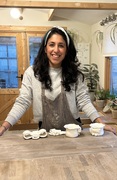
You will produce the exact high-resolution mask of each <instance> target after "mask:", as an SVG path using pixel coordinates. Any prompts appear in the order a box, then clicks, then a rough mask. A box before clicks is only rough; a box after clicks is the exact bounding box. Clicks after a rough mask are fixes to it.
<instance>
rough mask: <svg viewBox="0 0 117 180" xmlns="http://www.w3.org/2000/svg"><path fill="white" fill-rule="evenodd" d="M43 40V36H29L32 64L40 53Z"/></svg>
mask: <svg viewBox="0 0 117 180" xmlns="http://www.w3.org/2000/svg"><path fill="white" fill-rule="evenodd" d="M41 40H42V38H41V37H30V38H29V52H30V65H32V64H33V61H34V59H35V58H36V56H37V54H38V51H39V47H40V43H41Z"/></svg>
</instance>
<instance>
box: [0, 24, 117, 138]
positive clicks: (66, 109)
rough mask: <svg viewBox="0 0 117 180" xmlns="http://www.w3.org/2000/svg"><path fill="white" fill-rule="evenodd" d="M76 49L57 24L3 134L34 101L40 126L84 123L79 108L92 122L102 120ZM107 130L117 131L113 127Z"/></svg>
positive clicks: (28, 74) (47, 36)
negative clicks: (85, 80) (91, 98)
mask: <svg viewBox="0 0 117 180" xmlns="http://www.w3.org/2000/svg"><path fill="white" fill-rule="evenodd" d="M78 67H79V63H78V60H77V58H76V49H75V46H74V43H73V41H72V39H71V37H70V35H69V34H68V33H67V32H66V31H65V30H64V29H63V28H61V27H53V28H52V29H50V30H49V31H48V32H47V33H46V34H45V36H44V38H43V40H42V43H41V46H40V49H39V52H38V55H37V57H36V59H35V61H34V64H33V66H30V67H29V68H28V69H27V70H26V71H25V73H24V77H23V81H22V86H21V90H20V94H19V97H18V98H17V99H16V102H15V104H14V106H13V108H12V109H11V111H10V113H9V114H8V116H7V118H6V119H5V121H4V123H3V125H2V126H1V127H0V135H2V134H3V133H4V132H5V131H6V130H7V129H8V128H10V126H13V125H14V124H15V123H16V122H17V121H18V120H19V119H20V118H21V117H22V115H23V114H24V113H25V111H26V110H27V109H28V108H29V107H30V105H31V104H32V103H33V114H34V120H35V122H38V123H39V128H45V129H46V130H47V131H49V130H50V129H51V128H56V129H61V130H64V125H65V124H69V123H75V124H79V125H81V122H80V118H79V109H82V111H84V112H85V113H86V115H87V116H88V117H89V118H90V119H91V120H92V122H99V123H102V120H101V119H100V116H99V114H98V112H97V111H96V109H95V108H94V106H93V105H92V103H91V101H90V98H89V95H88V88H87V87H86V85H85V84H84V82H83V81H84V76H83V74H82V73H81V72H80V71H79V69H78ZM105 130H109V131H112V132H113V133H116V132H115V129H113V128H112V127H111V126H107V125H105Z"/></svg>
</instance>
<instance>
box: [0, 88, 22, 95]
mask: <svg viewBox="0 0 117 180" xmlns="http://www.w3.org/2000/svg"><path fill="white" fill-rule="evenodd" d="M4 94H7V95H8V94H19V89H12V88H11V89H0V95H4Z"/></svg>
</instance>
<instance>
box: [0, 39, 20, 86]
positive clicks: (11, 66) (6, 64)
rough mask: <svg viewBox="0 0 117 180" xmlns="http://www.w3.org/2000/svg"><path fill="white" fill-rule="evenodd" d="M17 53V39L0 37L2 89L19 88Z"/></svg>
mask: <svg viewBox="0 0 117 180" xmlns="http://www.w3.org/2000/svg"><path fill="white" fill-rule="evenodd" d="M17 74H18V70H17V52H16V38H15V37H0V88H17V87H18V80H17V78H16V76H17Z"/></svg>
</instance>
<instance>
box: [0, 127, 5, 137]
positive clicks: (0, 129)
mask: <svg viewBox="0 0 117 180" xmlns="http://www.w3.org/2000/svg"><path fill="white" fill-rule="evenodd" d="M5 131H6V130H5V128H4V126H0V136H2V135H3V134H4V132H5Z"/></svg>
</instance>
